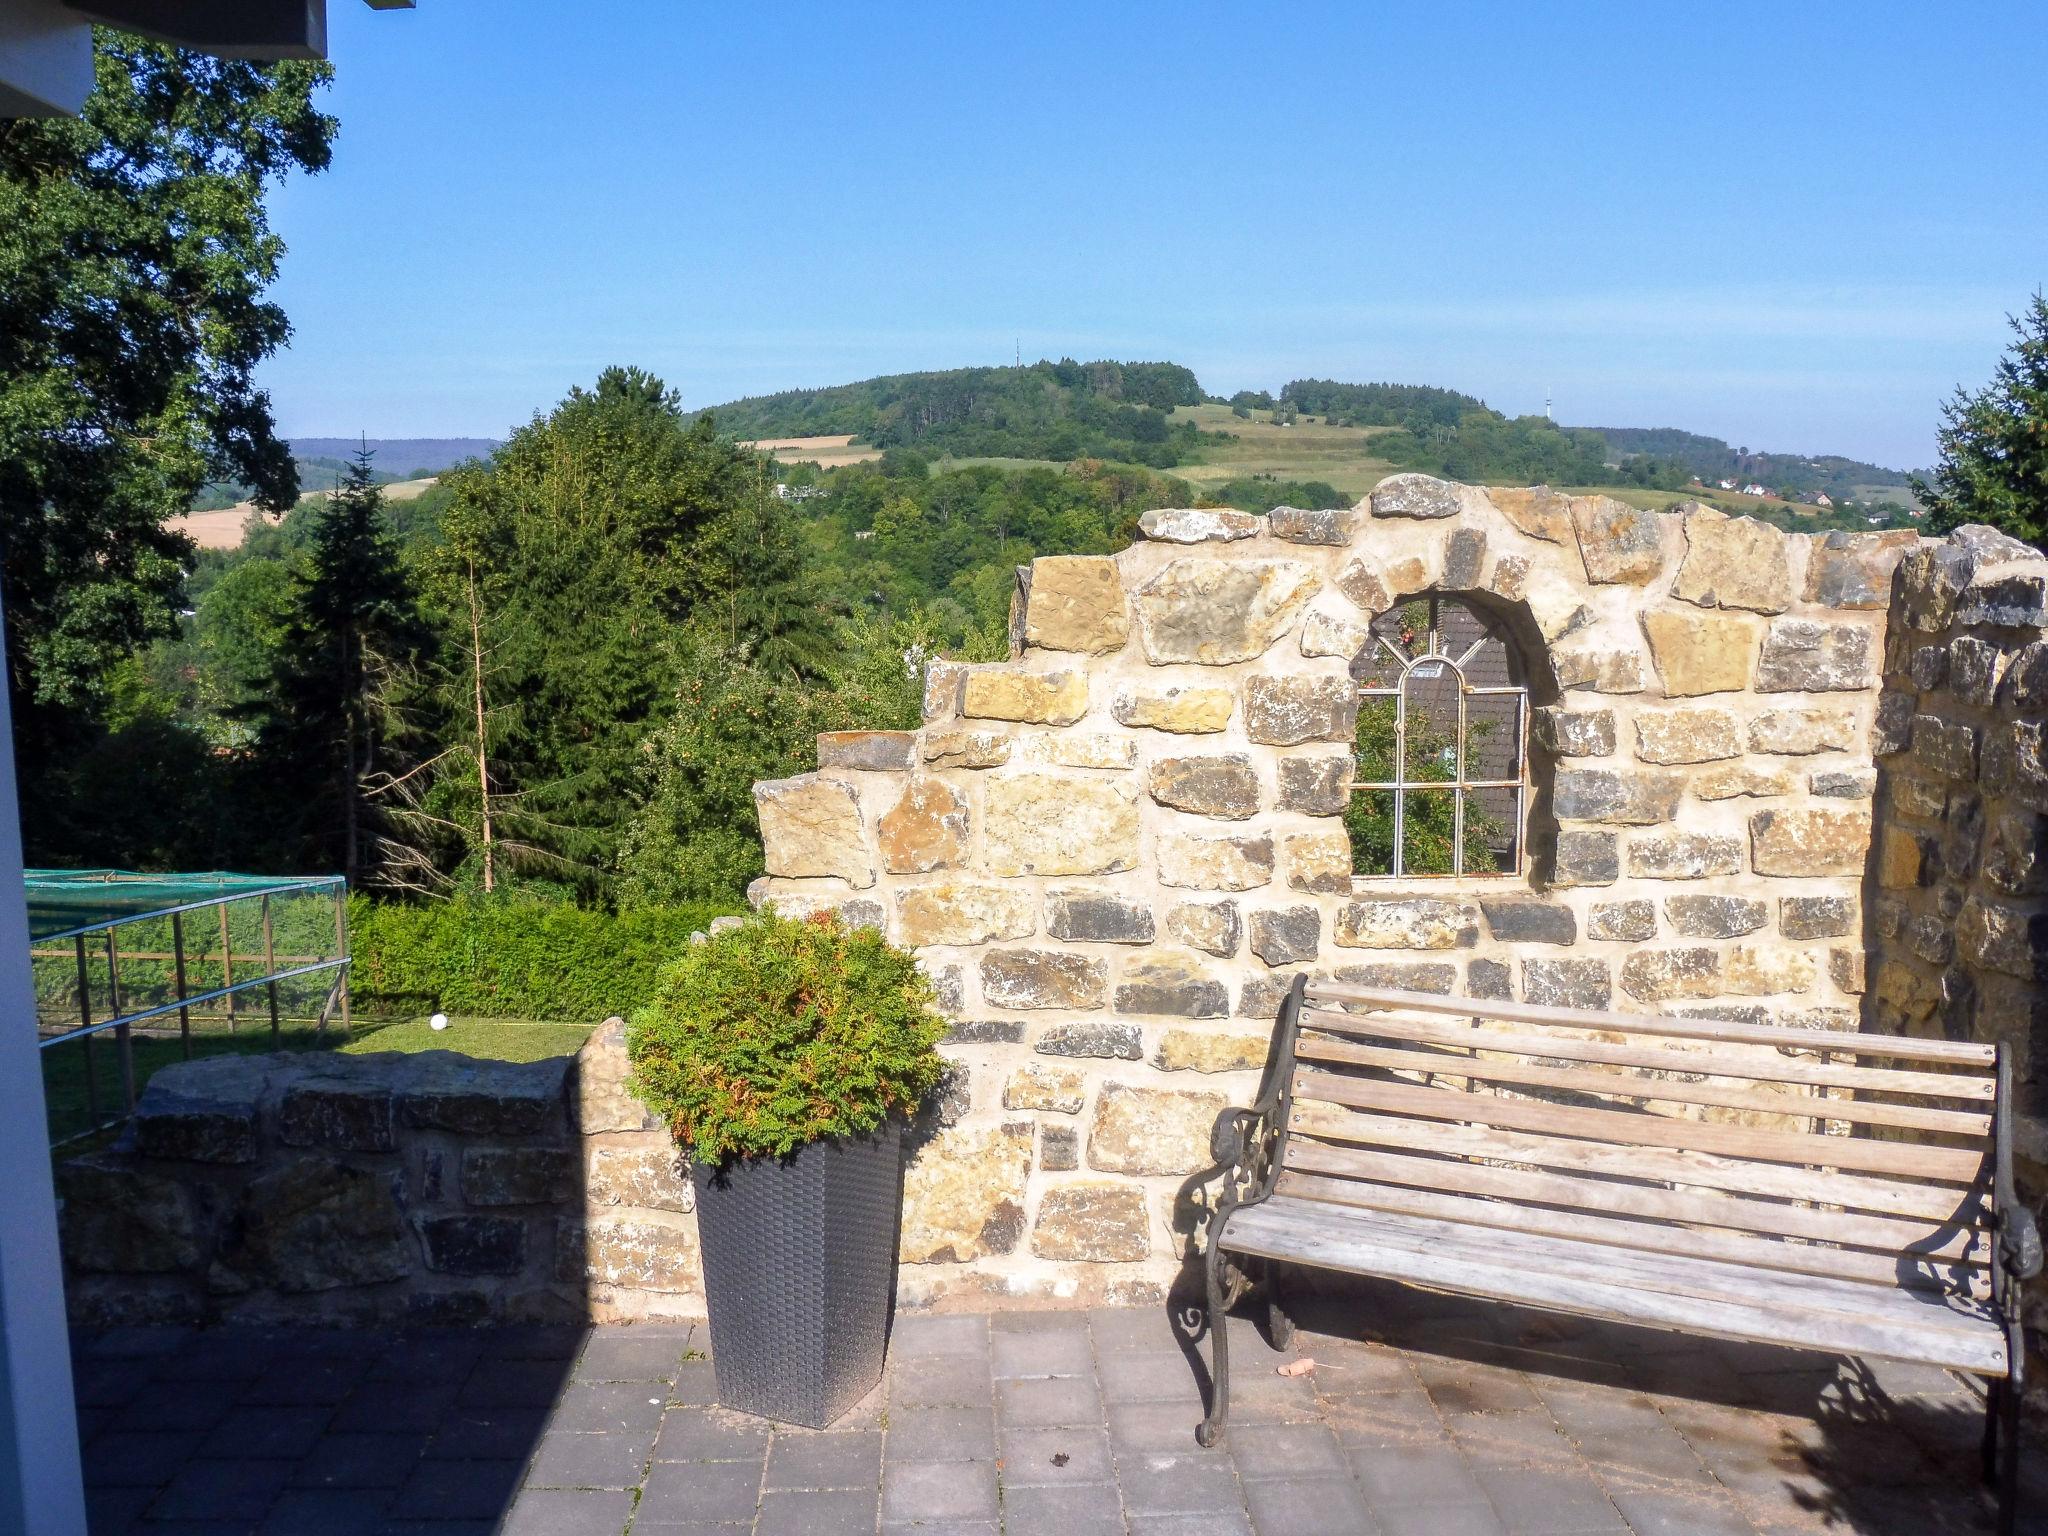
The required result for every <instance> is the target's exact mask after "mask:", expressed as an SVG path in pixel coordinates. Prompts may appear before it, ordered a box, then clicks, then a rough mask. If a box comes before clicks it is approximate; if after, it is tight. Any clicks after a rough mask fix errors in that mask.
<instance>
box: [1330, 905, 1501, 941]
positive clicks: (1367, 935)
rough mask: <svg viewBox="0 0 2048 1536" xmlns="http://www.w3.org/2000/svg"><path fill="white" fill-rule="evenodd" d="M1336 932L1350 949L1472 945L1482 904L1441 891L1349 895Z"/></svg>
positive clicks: (1340, 912) (1339, 939)
mask: <svg viewBox="0 0 2048 1536" xmlns="http://www.w3.org/2000/svg"><path fill="white" fill-rule="evenodd" d="M1335 937H1336V941H1337V942H1338V943H1339V944H1341V945H1343V946H1344V947H1345V948H1347V949H1470V948H1471V947H1472V946H1473V945H1474V944H1476V943H1477V942H1478V941H1479V908H1478V904H1477V903H1476V902H1470V901H1452V900H1447V899H1445V898H1443V897H1437V896H1386V897H1371V898H1365V899H1360V900H1353V901H1347V902H1345V903H1344V905H1343V906H1342V907H1341V908H1339V909H1338V912H1337V931H1336V935H1335Z"/></svg>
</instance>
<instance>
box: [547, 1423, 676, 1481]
mask: <svg viewBox="0 0 2048 1536" xmlns="http://www.w3.org/2000/svg"><path fill="white" fill-rule="evenodd" d="M653 1441H654V1431H653V1430H651V1429H649V1430H641V1431H634V1430H612V1431H610V1432H602V1431H600V1432H597V1433H591V1432H588V1431H578V1430H567V1429H551V1430H549V1431H548V1432H547V1434H546V1435H545V1436H544V1437H543V1438H542V1439H541V1442H540V1449H539V1450H537V1451H536V1452H534V1455H533V1460H532V1461H531V1462H529V1463H528V1464H527V1468H526V1486H527V1487H529V1488H637V1487H639V1486H640V1485H641V1483H643V1482H645V1481H646V1479H647V1462H648V1453H649V1452H650V1451H651V1450H652V1449H653V1448H654V1447H653Z"/></svg>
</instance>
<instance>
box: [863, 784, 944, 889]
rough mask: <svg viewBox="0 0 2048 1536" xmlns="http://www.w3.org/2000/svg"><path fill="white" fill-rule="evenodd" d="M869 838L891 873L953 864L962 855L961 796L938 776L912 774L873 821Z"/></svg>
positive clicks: (911, 872)
mask: <svg viewBox="0 0 2048 1536" xmlns="http://www.w3.org/2000/svg"><path fill="white" fill-rule="evenodd" d="M875 842H876V845H877V846H878V847H879V848H880V849H881V852H882V867H883V868H884V869H886V870H888V871H889V873H890V874H892V875H921V874H925V873H927V872H928V871H930V870H934V869H951V868H954V867H955V866H957V865H959V864H960V863H961V862H963V861H964V860H965V859H966V857H967V797H966V796H965V795H963V794H961V793H960V791H959V790H957V789H955V788H953V786H952V785H950V784H948V783H947V782H946V781H945V780H944V779H936V778H927V777H918V778H914V779H912V780H911V781H910V783H909V784H908V785H907V786H905V788H904V791H903V793H902V794H901V795H900V796H898V797H897V800H896V803H895V804H894V805H892V806H891V807H889V809H888V810H887V811H885V812H883V813H882V818H881V820H880V821H878V822H876V823H875Z"/></svg>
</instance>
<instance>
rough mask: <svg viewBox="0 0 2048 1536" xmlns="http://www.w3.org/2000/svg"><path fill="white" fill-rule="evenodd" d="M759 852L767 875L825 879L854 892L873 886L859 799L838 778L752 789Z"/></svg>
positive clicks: (807, 778) (805, 777)
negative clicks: (758, 832)
mask: <svg viewBox="0 0 2048 1536" xmlns="http://www.w3.org/2000/svg"><path fill="white" fill-rule="evenodd" d="M754 809H755V812H756V814H757V815H758V816H759V817H760V821H761V848H762V852H763V854H764V856H765V860H766V863H767V868H768V873H769V874H771V875H785V876H789V877H792V878H797V879H802V878H808V877H813V876H831V877H835V878H837V879H841V880H844V881H845V882H846V883H847V884H848V885H851V886H853V887H854V888H855V889H857V890H859V889H865V888H866V887H868V886H870V885H873V884H874V883H875V864H874V860H873V859H872V858H871V857H870V856H869V854H868V848H867V838H866V836H865V835H864V833H863V830H862V827H861V819H860V799H859V796H858V795H856V793H855V792H854V788H853V786H852V785H851V784H849V783H847V782H846V781H845V780H843V779H828V778H825V777H823V776H822V775H819V774H815V773H805V774H799V775H798V776H797V777H796V778H793V779H771V780H766V781H763V782H761V783H758V784H756V785H755V786H754Z"/></svg>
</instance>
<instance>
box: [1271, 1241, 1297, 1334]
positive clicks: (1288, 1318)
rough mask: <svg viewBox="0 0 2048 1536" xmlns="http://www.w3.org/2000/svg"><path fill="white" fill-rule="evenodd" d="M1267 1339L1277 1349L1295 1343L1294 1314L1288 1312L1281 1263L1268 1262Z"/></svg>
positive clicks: (1274, 1260) (1275, 1260) (1275, 1261)
mask: <svg viewBox="0 0 2048 1536" xmlns="http://www.w3.org/2000/svg"><path fill="white" fill-rule="evenodd" d="M1266 1337H1267V1338H1269V1339H1271V1340H1272V1341H1273V1347H1274V1348H1275V1349H1285V1348H1287V1346H1288V1345H1290V1344H1292V1343H1293V1342H1294V1314H1293V1313H1291V1312H1289V1311H1288V1310H1287V1296H1286V1293H1285V1292H1284V1291H1283V1290H1282V1289H1281V1285H1280V1261H1279V1260H1277V1259H1268V1260H1267V1261H1266Z"/></svg>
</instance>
